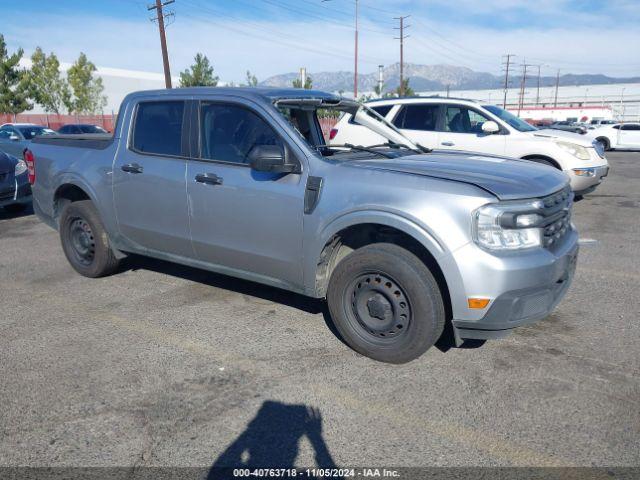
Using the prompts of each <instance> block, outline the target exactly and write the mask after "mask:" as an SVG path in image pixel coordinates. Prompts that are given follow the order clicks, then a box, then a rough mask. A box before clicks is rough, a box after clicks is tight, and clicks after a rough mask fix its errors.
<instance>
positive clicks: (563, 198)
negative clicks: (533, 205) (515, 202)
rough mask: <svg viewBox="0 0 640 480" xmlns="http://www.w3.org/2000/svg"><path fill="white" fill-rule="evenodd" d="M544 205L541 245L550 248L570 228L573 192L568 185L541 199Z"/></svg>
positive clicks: (558, 241)
mask: <svg viewBox="0 0 640 480" xmlns="http://www.w3.org/2000/svg"><path fill="white" fill-rule="evenodd" d="M541 200H542V203H543V205H544V208H543V210H542V215H543V217H544V222H543V232H544V234H543V235H544V236H543V240H542V242H543V245H544V246H545V247H546V248H552V247H553V246H554V245H557V244H558V243H560V241H561V240H562V239H563V238H564V236H565V235H566V234H567V233H569V231H570V230H571V207H572V205H573V192H572V191H571V188H570V187H569V186H567V187H565V188H564V189H562V190H561V191H559V192H557V193H554V194H551V195H549V196H547V197H544V198H542V199H541Z"/></svg>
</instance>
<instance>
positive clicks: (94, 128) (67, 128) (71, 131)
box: [58, 123, 108, 135]
mask: <svg viewBox="0 0 640 480" xmlns="http://www.w3.org/2000/svg"><path fill="white" fill-rule="evenodd" d="M58 133H60V134H65V135H81V134H85V133H108V132H107V131H106V130H105V129H104V128H102V127H100V126H98V125H91V124H89V123H74V124H67V125H63V126H62V127H60V128H59V129H58Z"/></svg>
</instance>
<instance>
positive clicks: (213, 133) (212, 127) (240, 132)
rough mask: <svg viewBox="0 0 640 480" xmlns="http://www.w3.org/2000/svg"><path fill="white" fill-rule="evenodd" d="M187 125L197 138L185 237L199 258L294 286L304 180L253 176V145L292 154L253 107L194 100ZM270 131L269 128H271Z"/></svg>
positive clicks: (189, 171) (287, 176) (299, 270)
mask: <svg viewBox="0 0 640 480" xmlns="http://www.w3.org/2000/svg"><path fill="white" fill-rule="evenodd" d="M198 108H199V115H195V116H194V118H193V120H192V125H193V126H194V129H197V133H196V134H197V136H198V138H199V142H198V145H199V147H197V148H196V151H195V152H194V155H193V156H192V158H191V159H190V161H189V165H188V168H187V193H188V197H189V207H190V212H191V236H192V241H193V247H194V250H195V252H196V254H197V256H198V258H199V259H200V260H203V261H205V262H208V263H211V264H215V265H218V266H223V267H227V268H229V269H230V270H232V271H233V273H234V274H236V275H239V276H242V273H243V272H249V273H250V274H252V275H260V276H263V277H268V278H270V279H272V280H273V279H277V280H278V281H284V282H285V283H287V284H289V285H296V286H300V285H302V229H303V228H302V227H303V225H302V215H303V210H304V190H305V180H304V179H305V178H306V174H277V173H266V172H256V171H254V170H252V169H251V167H250V166H249V160H248V154H249V152H250V151H251V149H252V148H253V147H255V146H256V145H277V146H280V147H282V148H283V149H285V148H286V149H289V153H290V154H293V150H294V149H297V147H296V146H295V144H293V142H292V140H291V139H290V138H287V137H286V133H283V134H282V135H281V133H279V132H282V128H280V127H276V126H275V125H277V124H276V123H274V120H273V119H272V118H271V119H270V118H269V114H268V112H265V111H264V110H262V108H261V107H258V106H254V105H253V104H252V105H247V104H243V103H235V102H230V101H226V100H225V101H217V100H212V101H202V102H200V105H199V107H198ZM272 125H273V126H272Z"/></svg>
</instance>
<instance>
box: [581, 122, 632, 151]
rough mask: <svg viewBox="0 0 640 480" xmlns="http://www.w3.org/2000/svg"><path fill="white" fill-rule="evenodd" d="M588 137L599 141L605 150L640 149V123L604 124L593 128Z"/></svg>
mask: <svg viewBox="0 0 640 480" xmlns="http://www.w3.org/2000/svg"><path fill="white" fill-rule="evenodd" d="M588 137H589V138H592V139H594V140H595V141H596V142H598V143H599V144H600V145H601V148H602V149H604V150H615V149H626V150H636V149H640V123H617V124H615V125H603V126H601V127H600V128H597V129H595V130H591V131H590V132H589V133H588Z"/></svg>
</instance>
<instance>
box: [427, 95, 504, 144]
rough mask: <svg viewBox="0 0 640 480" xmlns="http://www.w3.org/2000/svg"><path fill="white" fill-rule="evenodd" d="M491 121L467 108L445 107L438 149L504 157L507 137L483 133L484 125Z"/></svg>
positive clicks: (461, 106)
mask: <svg viewBox="0 0 640 480" xmlns="http://www.w3.org/2000/svg"><path fill="white" fill-rule="evenodd" d="M489 120H491V119H490V118H487V117H485V116H484V115H483V114H482V113H480V112H479V111H477V110H473V109H471V108H468V107H466V106H463V105H455V104H452V105H445V106H444V124H443V126H442V132H440V135H439V137H438V138H439V145H438V148H443V149H447V150H466V151H469V152H479V153H490V154H493V155H504V153H505V144H506V139H507V136H506V135H502V134H501V133H495V134H487V133H484V132H483V131H482V124H483V123H484V122H488V121H489Z"/></svg>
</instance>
